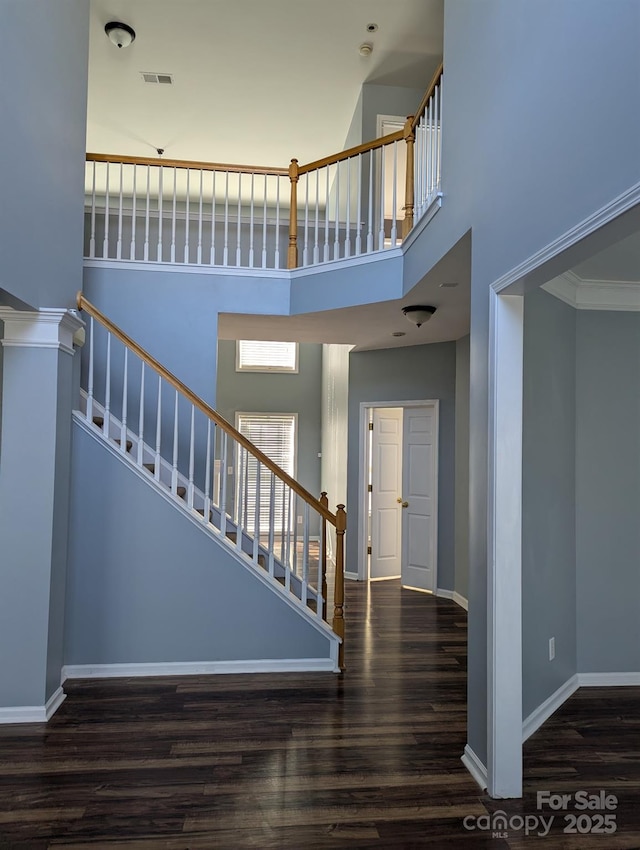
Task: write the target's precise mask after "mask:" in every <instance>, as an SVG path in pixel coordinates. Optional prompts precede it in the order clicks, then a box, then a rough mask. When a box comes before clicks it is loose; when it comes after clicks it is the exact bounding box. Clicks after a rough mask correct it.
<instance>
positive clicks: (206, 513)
mask: <svg viewBox="0 0 640 850" xmlns="http://www.w3.org/2000/svg"><path fill="white" fill-rule="evenodd" d="M213 427H214V443H213V449H214V454H215V445H216V444H215V425H214V426H213ZM212 471H213V470H212V463H211V420H210V419H209V418H208V417H207V458H206V460H205V466H204V506H203V507H204V510H203V512H202V518H203V520H204V521H205V522H209V521H210V519H211V474H212Z"/></svg>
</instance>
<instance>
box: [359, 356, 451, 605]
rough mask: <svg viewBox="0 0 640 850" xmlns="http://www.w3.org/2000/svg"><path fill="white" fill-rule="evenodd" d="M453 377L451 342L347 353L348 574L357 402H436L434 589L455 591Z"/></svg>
mask: <svg viewBox="0 0 640 850" xmlns="http://www.w3.org/2000/svg"><path fill="white" fill-rule="evenodd" d="M455 373H456V344H455V342H445V343H437V344H434V345H414V346H407V347H405V348H395V349H391V348H389V349H381V350H378V351H362V352H352V353H351V354H350V356H349V441H348V461H347V516H348V532H347V544H346V569H347V570H348V571H349V572H357V564H358V546H359V540H358V519H359V514H360V505H359V504H358V502H359V498H358V467H359V457H360V449H359V443H360V433H359V431H360V424H359V423H360V404H361V403H362V402H365V403H367V404H368V403H373V404H375V402H382V401H411V400H414V399H423V400H432V399H439V400H440V447H439V452H438V474H439V483H438V587H440V588H443V589H446V590H453V589H454V584H455V576H454V573H455V554H454V480H455Z"/></svg>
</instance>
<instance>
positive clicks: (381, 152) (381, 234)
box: [378, 148, 385, 251]
mask: <svg viewBox="0 0 640 850" xmlns="http://www.w3.org/2000/svg"><path fill="white" fill-rule="evenodd" d="M378 155H379V157H380V229H379V231H378V251H382V249H383V248H384V184H385V173H384V172H385V167H384V166H385V162H384V148H380V149H379V154H378Z"/></svg>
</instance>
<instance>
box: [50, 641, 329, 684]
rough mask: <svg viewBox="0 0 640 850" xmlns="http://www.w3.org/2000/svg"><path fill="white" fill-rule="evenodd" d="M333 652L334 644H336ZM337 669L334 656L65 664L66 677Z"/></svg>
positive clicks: (200, 674) (63, 676)
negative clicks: (151, 662) (164, 662)
mask: <svg viewBox="0 0 640 850" xmlns="http://www.w3.org/2000/svg"><path fill="white" fill-rule="evenodd" d="M336 656H337V644H336ZM314 672H316V673H318V672H324V673H339V672H340V669H339V667H338V666H337V658H336V659H333V658H274V659H271V658H265V659H257V660H250V661H187V662H181V661H177V662H169V663H166V664H163V663H160V664H155V663H154V664H69V665H66V666H65V667H63V668H62V678H63V681H65V680H66V679H120V678H137V677H141V676H209V675H214V674H215V675H217V674H224V673H314Z"/></svg>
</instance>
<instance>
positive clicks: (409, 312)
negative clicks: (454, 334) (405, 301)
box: [402, 304, 436, 327]
mask: <svg viewBox="0 0 640 850" xmlns="http://www.w3.org/2000/svg"><path fill="white" fill-rule="evenodd" d="M402 312H403V314H404V315H405V316H406V317H407V319H409V321H410V322H413V324H414V325H417V326H418V327H420V326H421V325H424V323H425V322H428V321H429V319H430V318H431V317H432V316H433V314H434V313H435V312H436V308H435V307H431V306H428V305H427V306H425V305H422V304H414V305H412V306H411V307H403V308H402Z"/></svg>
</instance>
